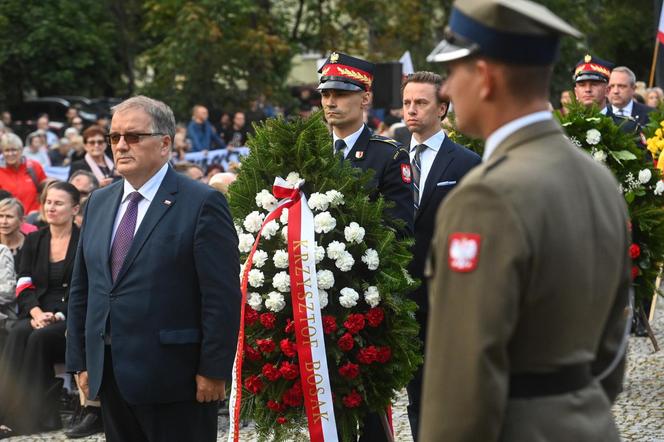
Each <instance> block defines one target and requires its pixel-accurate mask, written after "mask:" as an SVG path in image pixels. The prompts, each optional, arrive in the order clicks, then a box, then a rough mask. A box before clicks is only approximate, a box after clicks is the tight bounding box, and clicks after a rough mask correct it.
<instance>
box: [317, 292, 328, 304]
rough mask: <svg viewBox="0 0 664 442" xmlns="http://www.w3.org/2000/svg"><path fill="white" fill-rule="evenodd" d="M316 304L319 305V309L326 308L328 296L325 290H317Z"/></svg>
mask: <svg viewBox="0 0 664 442" xmlns="http://www.w3.org/2000/svg"><path fill="white" fill-rule="evenodd" d="M318 302H319V303H320V308H325V307H327V302H328V296H327V292H326V291H325V290H318Z"/></svg>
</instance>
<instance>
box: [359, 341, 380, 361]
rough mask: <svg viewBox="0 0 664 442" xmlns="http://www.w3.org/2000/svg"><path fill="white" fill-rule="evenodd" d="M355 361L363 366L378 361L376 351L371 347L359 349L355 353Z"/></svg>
mask: <svg viewBox="0 0 664 442" xmlns="http://www.w3.org/2000/svg"><path fill="white" fill-rule="evenodd" d="M357 360H358V361H359V362H360V364H365V365H369V364H371V363H373V362H376V361H377V360H378V349H377V348H376V347H375V346H373V345H370V346H368V347H365V348H362V349H360V351H358V352H357Z"/></svg>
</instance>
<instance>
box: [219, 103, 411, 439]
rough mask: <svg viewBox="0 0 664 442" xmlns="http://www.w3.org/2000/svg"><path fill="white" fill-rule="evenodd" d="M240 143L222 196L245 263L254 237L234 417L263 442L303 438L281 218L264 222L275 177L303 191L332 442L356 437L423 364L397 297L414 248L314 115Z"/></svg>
mask: <svg viewBox="0 0 664 442" xmlns="http://www.w3.org/2000/svg"><path fill="white" fill-rule="evenodd" d="M249 145H250V146H251V153H250V154H249V156H248V157H246V158H245V159H244V160H243V164H242V173H241V174H240V175H239V178H238V180H237V181H236V183H234V184H233V185H232V186H231V188H230V192H231V193H230V198H229V201H230V206H231V211H232V213H233V217H234V219H235V223H236V229H237V231H238V235H239V237H240V243H239V248H240V252H241V254H242V257H243V259H245V260H246V258H247V257H248V256H249V253H250V251H251V250H252V247H253V245H254V242H255V240H256V236H257V235H258V233H259V232H260V239H259V242H258V246H257V249H256V251H255V252H254V254H253V256H252V260H251V270H250V271H249V272H248V274H247V287H248V289H247V291H248V293H247V299H246V305H245V314H244V333H245V338H244V339H245V342H244V364H243V365H242V386H243V390H242V403H241V412H240V413H241V416H242V417H243V418H244V419H252V420H254V421H255V422H256V430H257V432H258V433H259V435H260V437H261V438H265V439H272V440H295V439H298V438H304V439H306V437H304V436H303V430H304V429H306V428H307V416H306V414H305V409H304V406H303V398H304V396H305V395H306V391H303V385H304V383H303V382H302V380H301V377H300V369H299V367H298V360H299V358H300V353H299V349H298V344H297V340H296V336H295V334H296V330H297V325H296V324H295V322H294V312H293V302H292V300H291V287H290V284H291V282H290V278H289V272H290V271H291V266H292V262H293V261H292V255H289V252H288V244H287V235H288V233H287V232H288V221H289V213H288V211H289V209H283V212H282V213H281V215H280V216H279V217H278V218H276V219H273V220H271V221H269V222H268V223H265V220H266V217H267V216H268V213H270V212H271V211H272V210H274V209H275V208H276V207H277V205H278V204H279V201H278V199H277V198H276V197H275V196H274V195H273V193H272V192H271V191H270V189H271V188H272V183H273V182H274V180H275V177H282V178H285V180H286V182H288V183H289V184H290V185H292V186H294V187H297V186H301V187H300V188H301V189H303V191H304V193H305V194H306V195H307V200H308V201H307V204H308V207H309V209H310V210H311V212H312V214H313V225H314V231H315V236H314V238H315V243H316V244H315V246H314V247H313V249H312V251H313V255H314V258H315V264H316V280H317V283H316V284H317V289H318V302H319V304H320V308H321V317H322V329H323V332H324V336H323V337H324V343H325V352H326V358H327V366H328V369H329V378H330V379H329V381H330V385H331V390H332V398H333V405H334V414H335V418H336V428H337V432H338V435H339V439H340V440H344V441H351V440H355V439H356V437H357V434H358V426H360V425H361V423H362V421H363V417H364V416H365V415H366V414H367V413H368V412H369V411H373V412H383V411H384V410H385V409H386V408H387V407H388V406H389V405H390V403H391V401H392V399H393V398H394V397H395V394H396V392H398V391H399V390H400V389H401V388H403V387H404V386H405V385H406V384H407V382H408V381H409V380H410V378H411V377H412V375H413V373H414V371H415V369H416V368H417V366H418V365H419V364H420V363H421V356H420V343H419V342H418V340H417V330H418V326H417V323H416V321H415V318H414V311H415V309H416V306H415V304H414V302H412V301H411V300H409V299H408V298H407V296H406V295H407V294H408V293H409V292H410V291H412V290H413V289H414V288H415V287H416V282H415V281H413V280H412V279H411V278H410V277H409V276H408V274H407V272H406V271H405V268H406V267H407V264H408V262H409V261H410V259H411V254H410V251H409V247H410V245H411V244H412V242H411V241H410V240H403V239H398V238H397V231H398V229H399V228H400V227H401V224H400V223H399V222H397V221H394V222H393V221H391V220H389V219H387V218H386V216H385V209H386V208H387V207H388V206H389V203H388V202H386V201H384V200H383V199H382V198H380V197H379V198H377V199H375V200H374V199H371V198H370V194H371V189H368V188H367V183H368V182H369V180H370V179H371V175H372V172H362V171H360V170H358V169H355V168H353V167H352V166H350V165H349V164H346V162H342V161H340V160H339V158H338V157H335V156H334V154H333V149H332V146H331V137H330V135H329V132H328V130H327V128H326V127H325V125H324V124H323V122H322V120H321V118H320V115H315V116H313V117H312V118H310V119H308V120H296V121H293V122H286V121H284V120H282V119H275V120H268V121H267V122H265V123H263V124H262V125H260V126H257V127H256V134H255V136H254V137H252V138H251V139H250V141H249ZM290 210H292V209H290ZM275 215H276V213H275ZM275 215H273V216H275ZM261 228H262V230H261ZM245 265H246V264H245ZM275 422H276V423H277V425H275Z"/></svg>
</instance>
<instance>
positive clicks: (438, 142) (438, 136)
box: [410, 129, 445, 152]
mask: <svg viewBox="0 0 664 442" xmlns="http://www.w3.org/2000/svg"><path fill="white" fill-rule="evenodd" d="M443 141H445V132H443V130H442V129H441V130H439V131H438V132H436V133H435V134H433V135H432V136H431V137H429V138H428V139H426V140H425V141H424V143H418V142H417V141H415V136H414V135H413V136H412V137H410V151H411V152H412V151H414V150H415V148H416V147H417V146H419V145H420V144H426V146H427V147H428V148H429V149H431V150H433V151H434V152H438V149H440V146H442V145H443Z"/></svg>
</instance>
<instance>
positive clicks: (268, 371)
mask: <svg viewBox="0 0 664 442" xmlns="http://www.w3.org/2000/svg"><path fill="white" fill-rule="evenodd" d="M261 373H263V376H265V379H267V380H268V381H270V382H274V381H276V380H277V379H279V378H280V377H281V373H280V372H279V369H277V366H276V365H272V364H265V365H263V369H262V370H261Z"/></svg>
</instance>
